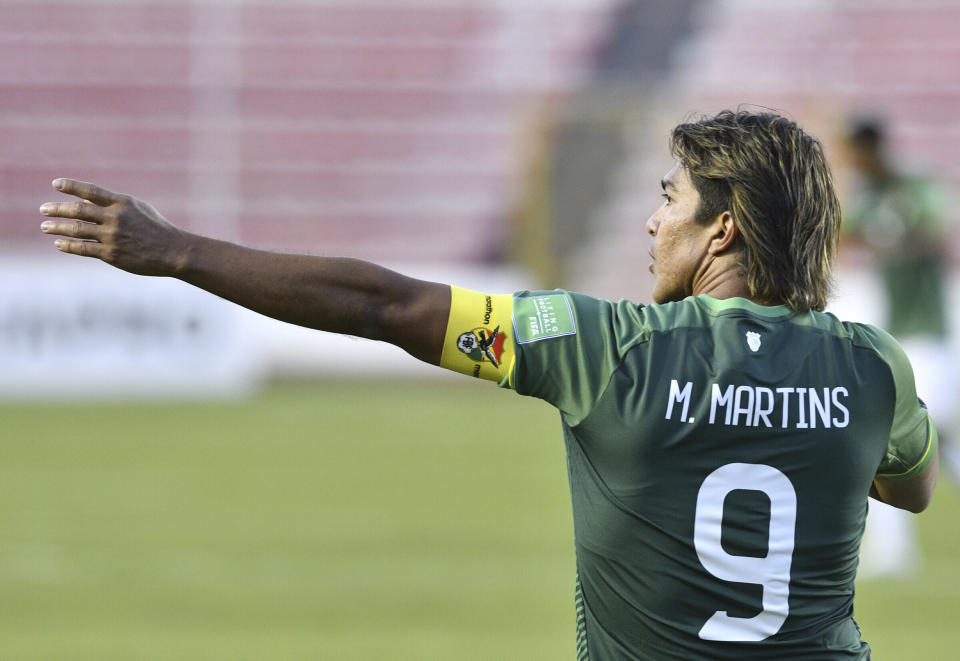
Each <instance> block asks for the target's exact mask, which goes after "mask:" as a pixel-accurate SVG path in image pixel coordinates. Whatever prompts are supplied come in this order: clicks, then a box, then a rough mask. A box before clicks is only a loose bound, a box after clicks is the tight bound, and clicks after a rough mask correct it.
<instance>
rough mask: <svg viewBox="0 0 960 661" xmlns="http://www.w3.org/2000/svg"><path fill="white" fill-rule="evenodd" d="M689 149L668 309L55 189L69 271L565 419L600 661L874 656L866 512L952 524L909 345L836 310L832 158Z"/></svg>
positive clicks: (579, 549) (677, 209) (714, 120)
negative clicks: (102, 274) (83, 268)
mask: <svg viewBox="0 0 960 661" xmlns="http://www.w3.org/2000/svg"><path fill="white" fill-rule="evenodd" d="M671 148H672V153H673V156H674V157H675V159H676V163H675V165H674V166H673V167H672V168H671V169H670V170H669V172H667V173H666V175H665V176H664V178H663V179H662V180H661V182H660V185H661V187H662V189H663V197H664V201H663V203H662V204H661V206H660V207H659V208H658V209H657V210H656V211H655V212H654V214H653V215H652V216H651V217H650V218H649V219H648V220H647V222H646V226H645V227H646V231H647V233H648V234H649V238H650V248H649V257H650V262H649V267H648V268H649V270H650V271H651V272H652V273H653V274H654V279H655V284H654V289H653V293H652V298H653V301H654V303H653V304H651V305H642V304H634V303H629V302H627V301H619V302H613V301H607V300H602V299H597V298H593V297H591V296H586V295H583V294H575V293H571V292H567V291H563V290H550V291H520V292H516V293H514V294H512V295H511V294H492V293H483V292H475V291H468V290H464V289H461V288H459V287H454V286H449V285H444V284H439V283H432V282H426V281H422V280H416V279H413V278H408V277H405V276H403V275H401V274H398V273H395V272H393V271H389V270H387V269H384V268H381V267H379V266H377V265H375V264H371V263H369V262H363V261H359V260H352V259H344V258H328V257H320V256H313V255H298V254H282V253H275V252H268V251H262V250H256V249H252V248H247V247H244V246H240V245H237V244H233V243H229V242H225V241H219V240H215V239H211V238H207V237H204V236H200V235H196V234H192V233H189V232H187V231H184V230H182V229H180V228H178V227H176V226H175V225H173V224H171V223H170V222H168V221H167V220H166V219H165V218H163V217H162V216H161V215H160V214H159V213H158V212H157V211H156V210H155V209H154V208H153V207H151V206H150V205H149V204H147V203H145V202H142V201H140V200H137V199H135V198H132V197H129V196H127V195H119V194H116V193H113V192H111V191H109V190H107V189H105V188H102V187H99V186H96V185H93V184H88V183H83V182H78V181H75V180H69V179H58V180H56V181H55V182H54V187H55V188H57V189H58V190H60V191H62V192H64V193H66V194H69V195H72V196H74V197H75V198H76V199H75V200H73V201H68V202H64V201H61V202H50V203H47V204H44V205H43V206H42V207H41V209H40V211H41V213H42V214H43V215H45V216H47V217H48V218H47V219H46V220H45V221H44V222H43V223H42V224H41V230H42V231H43V232H45V233H47V234H50V235H56V236H58V237H59V238H58V239H57V240H56V241H55V243H54V245H55V246H56V248H57V249H59V250H61V251H63V252H65V253H71V254H75V255H82V256H87V257H92V258H97V259H101V260H103V261H105V262H107V263H109V264H112V265H114V266H116V267H118V268H122V269H124V270H127V271H130V272H132V273H137V274H141V275H153V276H169V277H175V278H179V279H181V280H183V281H185V282H187V283H190V284H193V285H195V286H198V287H201V288H203V289H205V290H207V291H210V292H212V293H214V294H217V295H218V296H222V297H224V298H226V299H228V300H231V301H234V302H235V303H238V304H240V305H243V306H245V307H247V308H250V309H252V310H255V311H257V312H260V313H262V314H265V315H269V316H271V317H275V318H277V319H281V320H284V321H287V322H291V323H295V324H300V325H303V326H308V327H311V328H316V329H320V330H325V331H332V332H338V333H348V334H352V335H358V336H362V337H366V338H370V339H376V340H382V341H386V342H390V343H392V344H395V345H397V346H399V347H401V348H403V349H404V350H406V351H407V352H408V353H410V354H411V355H413V356H415V357H417V358H419V359H421V360H423V361H426V362H428V363H431V364H434V365H439V366H441V367H445V368H447V369H450V370H453V371H456V372H460V373H463V374H466V375H469V376H473V377H477V378H481V379H487V380H491V381H494V382H497V383H499V384H500V385H501V386H503V387H507V388H511V389H513V390H515V391H516V392H518V393H519V394H523V395H529V396H534V397H539V398H541V399H543V400H545V401H547V402H549V403H550V404H552V405H553V406H555V407H556V408H557V409H558V410H559V412H560V414H561V420H562V426H563V436H564V441H565V443H566V450H567V461H568V474H569V481H570V489H571V493H572V503H573V520H574V537H575V546H576V554H577V563H576V568H577V581H576V593H575V594H576V596H575V604H576V613H577V658H578V659H592V660H593V661H604V660H613V659H639V658H643V659H667V658H674V659H690V658H709V659H736V660H738V661H740V660H742V659H764V660H768V659H772V658H791V659H796V658H821V659H823V658H829V659H841V658H842V659H867V658H869V656H870V648H869V646H868V645H867V644H866V643H865V642H863V641H862V640H861V637H860V629H859V627H858V626H857V624H856V622H855V621H854V619H853V599H854V579H855V576H856V571H857V556H858V551H859V546H860V537H861V534H862V530H863V521H864V518H865V516H866V510H867V500H868V497H871V496H872V497H874V498H876V499H880V500H883V501H885V502H887V503H890V504H891V505H894V506H896V507H901V508H904V509H907V510H910V511H913V512H919V511H922V510H923V509H925V508H926V507H927V505H928V503H929V501H930V498H931V496H932V493H933V488H934V484H935V483H936V478H937V471H938V459H937V450H936V447H937V436H936V430H935V428H934V426H933V424H932V423H931V421H930V419H929V416H928V414H927V411H926V409H925V408H924V407H923V406H922V404H921V402H919V400H918V399H917V396H916V392H915V390H914V385H913V375H912V371H911V368H910V364H909V362H908V360H907V358H906V356H905V355H904V353H903V351H902V349H901V348H900V347H899V345H898V344H897V343H896V341H895V340H894V339H893V338H892V337H891V336H890V335H889V334H887V333H885V332H884V331H882V330H880V329H877V328H875V327H872V326H868V325H865V324H855V323H845V322H841V321H839V320H838V319H836V317H834V316H832V315H828V314H824V313H823V312H822V310H823V308H824V307H825V305H826V301H827V295H828V288H829V287H828V285H829V281H830V273H831V260H832V256H833V252H834V248H835V246H836V240H837V235H838V233H839V228H840V205H839V201H838V199H837V195H836V193H835V190H834V185H833V179H832V175H831V173H830V170H829V167H828V166H827V163H826V159H825V157H824V154H823V150H822V147H821V145H820V143H819V141H817V140H816V139H814V138H812V137H811V136H809V135H808V134H806V133H805V132H804V131H803V130H802V129H801V128H800V127H798V126H797V125H796V124H795V123H793V122H792V121H790V120H788V119H786V118H784V117H781V116H779V115H775V114H772V113H751V112H747V111H737V112H732V111H724V112H721V113H719V114H718V115H716V116H714V117H704V118H702V119H699V120H696V121H690V122H686V123H683V124H680V125H678V126H677V127H675V128H674V130H673V131H672V134H671ZM638 261H644V262H646V259H645V256H640V255H638ZM104 341H109V338H104ZM486 418H487V420H488V422H487V423H486V424H488V429H489V432H490V433H491V434H510V430H509V429H500V428H499V427H498V425H497V414H496V411H494V410H491V411H487V412H486ZM526 441H527V439H517V442H526ZM492 633H493V632H492ZM504 655H505V656H509V650H505V651H504Z"/></svg>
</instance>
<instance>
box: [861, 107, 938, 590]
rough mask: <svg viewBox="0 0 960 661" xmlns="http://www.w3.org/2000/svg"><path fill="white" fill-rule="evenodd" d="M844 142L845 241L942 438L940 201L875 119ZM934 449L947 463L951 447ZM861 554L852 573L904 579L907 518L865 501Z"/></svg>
mask: <svg viewBox="0 0 960 661" xmlns="http://www.w3.org/2000/svg"><path fill="white" fill-rule="evenodd" d="M845 142H846V152H847V160H848V163H849V165H850V167H851V169H852V171H853V175H854V181H853V182H852V183H853V186H852V190H851V192H850V196H849V199H848V200H847V202H846V204H845V209H844V212H845V216H844V232H845V235H846V236H845V244H848V243H856V244H859V245H860V247H861V249H866V250H867V251H868V253H869V254H870V255H871V257H872V259H871V262H872V263H873V264H874V265H875V267H876V271H877V276H878V277H879V280H880V283H881V287H882V291H883V303H884V309H885V314H886V316H885V319H884V321H883V327H884V328H885V329H886V330H887V331H889V332H890V333H891V334H892V335H893V336H894V337H896V338H897V340H898V341H899V342H900V344H901V346H903V349H904V351H906V353H907V356H909V358H910V363H911V364H912V365H913V370H914V374H915V377H916V383H917V391H918V393H920V396H921V398H922V399H923V400H924V402H925V403H926V404H927V406H928V407H929V409H930V412H931V415H932V416H933V419H934V421H935V422H936V424H937V430H938V432H939V433H940V437H941V440H943V441H946V440H948V439H951V438H952V437H953V431H954V429H953V428H954V421H953V415H954V413H953V412H954V408H955V401H956V395H957V377H956V374H955V370H954V367H953V365H954V358H953V353H952V351H951V343H950V333H949V318H948V311H949V308H948V305H947V287H948V277H949V274H950V261H949V258H950V255H949V235H950V232H951V229H952V228H951V226H950V213H952V208H951V205H950V200H949V198H948V196H947V194H946V191H945V189H944V188H943V187H942V186H941V185H939V184H938V183H937V182H936V181H935V180H934V179H933V178H931V177H927V176H924V175H922V174H919V173H917V172H910V171H906V170H905V169H904V168H902V167H901V166H900V165H899V164H895V162H894V159H892V158H891V157H890V155H889V153H888V147H887V140H886V132H885V127H884V125H883V123H881V122H880V121H879V120H876V119H857V120H855V121H853V122H852V123H851V125H850V128H849V132H848V134H847V136H846V141H845ZM941 448H942V450H941V454H942V456H943V458H944V460H945V461H946V462H947V465H948V467H950V468H952V467H953V465H956V463H955V461H951V459H953V458H954V455H953V453H952V452H951V451H950V450H952V446H950V445H949V444H946V443H942V444H941ZM951 472H952V473H953V474H954V475H957V472H956V470H951ZM861 551H862V553H861V569H860V575H861V576H863V577H869V578H886V577H898V576H907V575H909V574H910V573H911V572H913V571H914V570H915V569H916V567H917V564H918V562H919V560H920V553H919V548H918V543H917V536H916V530H915V526H914V521H913V517H911V516H910V515H909V514H907V513H905V512H903V511H902V510H898V509H895V508H893V507H889V506H887V505H884V504H883V503H876V504H874V506H872V507H871V509H870V514H869V516H868V518H867V529H866V533H865V534H864V540H863V546H862V549H861Z"/></svg>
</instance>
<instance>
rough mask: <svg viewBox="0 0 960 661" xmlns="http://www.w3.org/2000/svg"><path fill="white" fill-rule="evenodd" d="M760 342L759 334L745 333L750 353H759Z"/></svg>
mask: <svg viewBox="0 0 960 661" xmlns="http://www.w3.org/2000/svg"><path fill="white" fill-rule="evenodd" d="M760 341H761V340H760V333H757V332H754V331H747V346H748V347H750V351H753V352H754V353H756V352H757V351H760Z"/></svg>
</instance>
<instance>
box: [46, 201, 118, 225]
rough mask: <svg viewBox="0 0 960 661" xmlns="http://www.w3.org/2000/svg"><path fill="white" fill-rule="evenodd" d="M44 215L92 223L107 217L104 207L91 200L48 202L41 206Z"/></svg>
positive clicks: (100, 221) (99, 221)
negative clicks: (92, 202) (90, 201)
mask: <svg viewBox="0 0 960 661" xmlns="http://www.w3.org/2000/svg"><path fill="white" fill-rule="evenodd" d="M40 213H42V214H43V215H44V216H52V217H56V218H76V219H77V220H86V221H88V222H91V223H102V222H103V219H104V217H105V213H104V208H103V207H98V206H97V205H95V204H90V203H89V202H83V201H79V200H78V201H75V202H47V203H45V204H43V205H41V207H40Z"/></svg>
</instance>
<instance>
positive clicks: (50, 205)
mask: <svg viewBox="0 0 960 661" xmlns="http://www.w3.org/2000/svg"><path fill="white" fill-rule="evenodd" d="M53 187H54V188H56V189H57V190H59V191H61V192H63V193H66V194H67V195H73V196H75V197H77V198H80V199H79V200H76V201H72V202H47V203H45V204H43V205H42V206H41V207H40V213H41V214H43V215H44V216H48V217H51V218H68V219H70V220H45V221H43V223H41V225H40V229H41V230H42V231H43V232H45V233H47V234H54V235H57V236H61V237H66V238H60V239H57V240H56V241H54V244H53V245H54V246H55V247H56V248H57V250H60V251H62V252H66V253H71V254H73V255H81V256H84V257H95V258H97V259H100V260H103V261H104V262H106V263H108V264H112V265H113V266H116V267H117V268H120V269H123V270H124V271H129V272H131V273H136V274H139V275H175V274H176V272H177V270H178V265H179V264H180V263H182V260H183V259H184V257H185V256H186V255H185V250H186V247H187V241H186V233H185V232H184V231H183V230H181V229H180V228H178V227H176V226H174V225H173V224H171V223H170V222H169V221H168V220H167V219H166V218H164V217H163V216H161V215H160V214H159V213H158V212H157V210H156V209H154V208H153V207H152V206H150V205H149V204H147V203H146V202H144V201H142V200H138V199H136V198H135V197H131V196H129V195H121V194H119V193H114V192H113V191H110V190H107V189H106V188H102V187H100V186H96V185H94V184H90V183H86V182H82V181H76V180H74V179H55V180H54V182H53Z"/></svg>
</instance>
